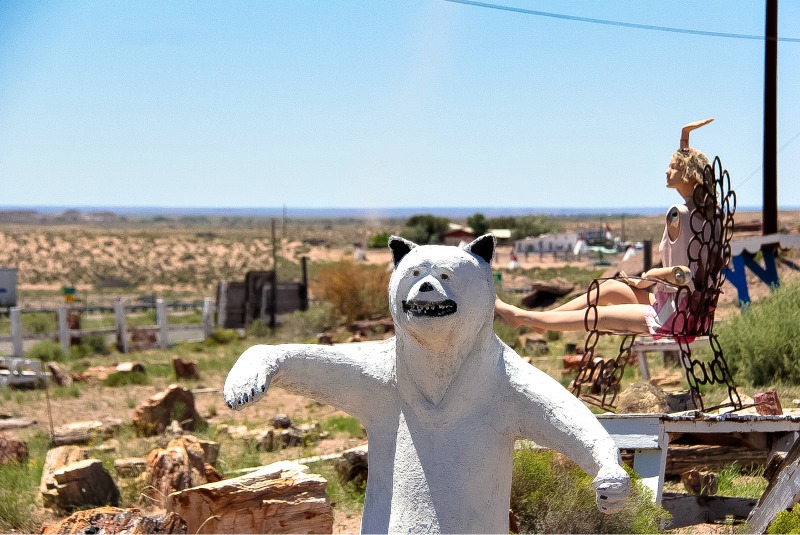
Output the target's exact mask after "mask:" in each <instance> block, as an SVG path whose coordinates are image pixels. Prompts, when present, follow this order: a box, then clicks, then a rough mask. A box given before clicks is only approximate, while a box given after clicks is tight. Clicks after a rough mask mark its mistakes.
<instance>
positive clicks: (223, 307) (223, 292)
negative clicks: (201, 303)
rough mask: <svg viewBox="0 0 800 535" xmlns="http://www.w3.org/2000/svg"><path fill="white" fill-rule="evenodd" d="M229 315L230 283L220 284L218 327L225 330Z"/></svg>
mask: <svg viewBox="0 0 800 535" xmlns="http://www.w3.org/2000/svg"><path fill="white" fill-rule="evenodd" d="M227 314H228V282H227V281H222V282H220V283H219V302H218V303H217V327H220V328H224V327H225V320H227V319H228V318H227Z"/></svg>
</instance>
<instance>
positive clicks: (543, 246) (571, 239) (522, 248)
mask: <svg viewBox="0 0 800 535" xmlns="http://www.w3.org/2000/svg"><path fill="white" fill-rule="evenodd" d="M577 241H578V233H577V232H566V233H563V234H542V235H541V236H537V237H535V238H532V237H530V236H528V237H527V238H524V239H522V240H517V241H515V242H514V251H516V253H517V254H525V253H526V252H527V253H552V252H560V253H561V252H568V251H569V252H572V250H573V249H574V248H575V243H576V242H577Z"/></svg>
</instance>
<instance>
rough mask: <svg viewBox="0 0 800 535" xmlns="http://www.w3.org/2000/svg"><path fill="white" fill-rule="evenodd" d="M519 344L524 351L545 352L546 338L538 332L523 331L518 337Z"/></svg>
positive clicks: (546, 350)
mask: <svg viewBox="0 0 800 535" xmlns="http://www.w3.org/2000/svg"><path fill="white" fill-rule="evenodd" d="M519 345H520V346H522V347H524V348H525V350H526V351H530V352H536V353H542V354H547V353H548V351H549V350H548V348H547V340H546V339H545V337H544V336H542V335H541V334H538V333H525V334H522V335H520V337H519Z"/></svg>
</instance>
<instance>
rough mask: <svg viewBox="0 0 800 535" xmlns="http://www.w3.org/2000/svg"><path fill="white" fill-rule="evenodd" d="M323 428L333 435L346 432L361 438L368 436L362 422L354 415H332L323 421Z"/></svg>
mask: <svg viewBox="0 0 800 535" xmlns="http://www.w3.org/2000/svg"><path fill="white" fill-rule="evenodd" d="M322 429H323V430H325V431H327V432H328V433H330V434H332V435H336V434H346V435H349V436H351V437H359V438H363V437H365V436H366V433H365V431H364V427H363V426H362V425H361V422H359V421H358V420H356V419H355V418H353V417H352V416H331V417H330V418H328V419H327V420H325V421H324V422H323V423H322Z"/></svg>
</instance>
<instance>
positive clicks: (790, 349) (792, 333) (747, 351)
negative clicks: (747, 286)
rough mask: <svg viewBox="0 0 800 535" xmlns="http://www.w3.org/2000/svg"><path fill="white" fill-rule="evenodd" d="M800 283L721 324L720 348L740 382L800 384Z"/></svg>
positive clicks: (779, 289)
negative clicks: (799, 327) (799, 326)
mask: <svg viewBox="0 0 800 535" xmlns="http://www.w3.org/2000/svg"><path fill="white" fill-rule="evenodd" d="M798 325H800V284H798V283H793V284H785V285H783V286H782V287H780V288H778V289H777V290H776V291H775V292H773V293H772V294H770V295H768V296H766V297H764V298H762V299H759V300H758V301H755V302H753V303H752V304H751V305H750V306H749V307H746V308H745V309H743V310H742V313H741V314H739V315H736V316H734V317H732V318H731V319H729V320H728V321H726V322H725V323H723V324H722V326H721V327H720V328H719V330H718V334H719V341H720V345H721V346H722V349H723V351H724V352H725V358H726V359H727V361H728V365H729V366H730V369H731V372H732V373H733V375H734V377H736V378H737V381H742V380H745V381H750V382H751V383H752V384H753V386H766V385H774V384H781V383H783V384H798V383H800V329H798V328H797V326H798Z"/></svg>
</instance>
